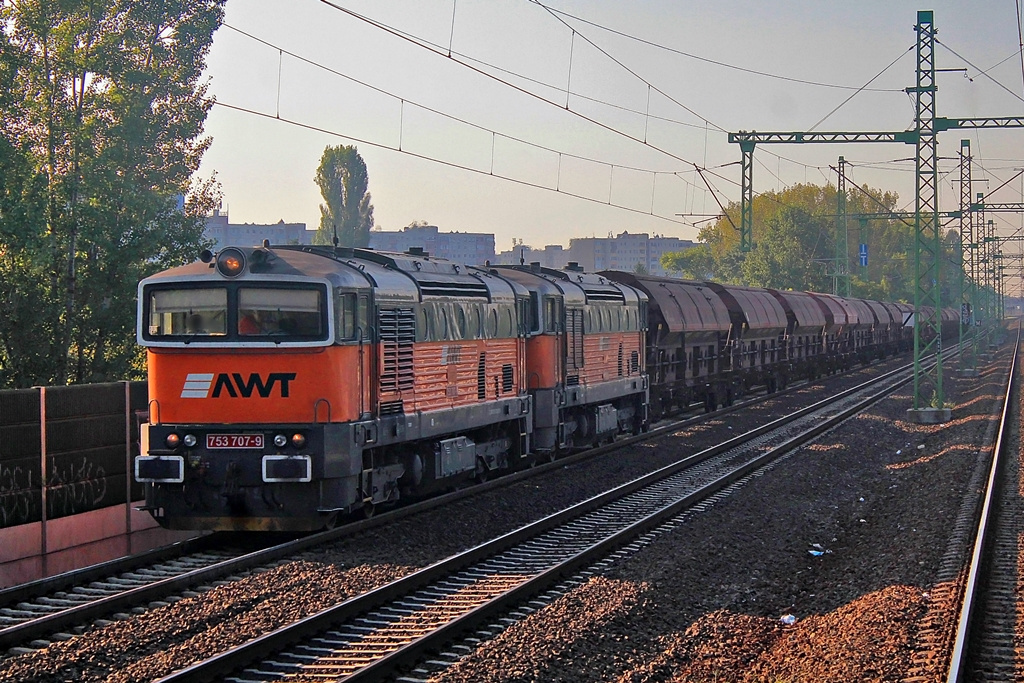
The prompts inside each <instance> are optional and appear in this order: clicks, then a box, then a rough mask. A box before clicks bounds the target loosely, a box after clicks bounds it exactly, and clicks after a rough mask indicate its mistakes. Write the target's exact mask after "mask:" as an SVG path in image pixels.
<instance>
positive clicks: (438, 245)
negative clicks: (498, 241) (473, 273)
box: [370, 225, 495, 265]
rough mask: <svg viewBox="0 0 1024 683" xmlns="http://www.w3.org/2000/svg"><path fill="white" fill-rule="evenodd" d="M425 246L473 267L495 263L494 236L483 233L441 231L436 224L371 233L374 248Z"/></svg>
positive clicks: (431, 253)
mask: <svg viewBox="0 0 1024 683" xmlns="http://www.w3.org/2000/svg"><path fill="white" fill-rule="evenodd" d="M410 247H422V248H423V250H424V251H425V252H427V253H428V254H430V255H431V256H437V257H439V258H446V259H451V260H452V261H458V262H459V263H466V264H469V265H483V264H484V263H486V262H487V261H490V262H491V263H494V260H495V256H494V235H491V234H488V233H482V232H441V231H440V229H438V227H437V226H436V225H410V226H409V227H406V228H402V229H401V230H395V231H388V230H371V231H370V248H371V249H376V250H377V251H397V252H404V251H408V250H409V248H410Z"/></svg>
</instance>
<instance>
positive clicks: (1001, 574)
mask: <svg viewBox="0 0 1024 683" xmlns="http://www.w3.org/2000/svg"><path fill="white" fill-rule="evenodd" d="M1020 342H1021V339H1020V335H1019V330H1018V337H1017V341H1016V345H1015V353H1014V357H1013V361H1012V362H1011V366H1010V379H1009V381H1008V382H1007V385H1006V392H1005V395H1004V398H1003V409H1002V413H1001V415H1000V419H999V422H998V427H997V431H996V439H995V445H994V446H993V448H992V457H991V459H990V464H989V468H988V472H987V476H986V478H985V486H984V487H983V490H982V492H981V496H980V502H979V505H978V506H977V510H976V513H975V518H974V521H975V530H974V545H973V549H972V552H971V555H970V562H969V564H968V567H967V569H966V571H964V572H962V573H961V575H960V577H959V578H958V581H957V585H956V588H957V590H959V591H960V592H961V596H962V597H961V599H960V604H959V617H958V619H957V620H956V631H955V637H953V638H951V640H952V653H951V655H949V666H948V670H947V672H946V675H945V679H944V680H946V681H947V682H948V683H957V682H958V681H981V680H984V681H1015V680H1020V671H1019V669H1018V657H1017V651H1016V647H1015V641H1016V639H1017V633H1016V632H1015V627H1016V624H1017V609H1018V600H1019V591H1018V581H1019V578H1018V566H1017V564H1018V557H1019V548H1018V544H1019V538H1020V535H1021V533H1022V531H1024V523H1022V513H1024V504H1022V500H1021V496H1020V493H1019V489H1018V484H1019V481H1020V467H1019V465H1020V455H1019V434H1013V433H1012V430H1011V427H1012V425H1013V424H1014V420H1013V419H1012V418H1013V417H1014V415H1015V414H1016V417H1017V420H1016V424H1018V425H1019V423H1020V421H1019V418H1020V414H1019V410H1015V406H1016V404H1015V400H1019V395H1018V392H1017V391H1016V388H1017V384H1016V380H1017V378H1016V374H1017V373H1018V372H1019V366H1018V354H1019V352H1020Z"/></svg>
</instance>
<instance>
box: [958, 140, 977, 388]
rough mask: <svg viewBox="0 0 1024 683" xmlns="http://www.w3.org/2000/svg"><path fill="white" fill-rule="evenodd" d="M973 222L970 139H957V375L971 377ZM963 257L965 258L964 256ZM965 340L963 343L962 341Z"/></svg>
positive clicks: (973, 369)
mask: <svg viewBox="0 0 1024 683" xmlns="http://www.w3.org/2000/svg"><path fill="white" fill-rule="evenodd" d="M973 252H974V222H973V213H972V212H971V141H970V140H961V141H960V273H959V275H958V278H957V279H958V281H959V284H960V338H959V352H960V374H961V375H962V376H964V377H974V376H976V375H977V373H978V370H977V367H976V360H975V357H976V356H975V349H974V344H973V343H972V342H971V340H970V339H965V337H966V335H965V328H966V329H967V330H969V331H970V332H973V331H974V308H975V304H976V299H977V295H976V291H977V290H976V289H975V286H974V284H975V279H974V278H975V274H974V272H973V268H972V271H971V273H970V275H968V274H967V273H966V270H967V269H966V268H965V265H966V263H973V260H974V256H973V255H972V254H973ZM965 257H966V258H965ZM965 341H966V342H967V343H966V344H965V343H964V342H965Z"/></svg>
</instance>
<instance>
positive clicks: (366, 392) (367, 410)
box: [356, 293, 377, 416]
mask: <svg viewBox="0 0 1024 683" xmlns="http://www.w3.org/2000/svg"><path fill="white" fill-rule="evenodd" d="M370 305H371V303H370V296H369V294H366V293H363V294H360V295H359V299H358V303H357V304H356V331H357V335H358V340H359V373H358V376H359V379H358V382H359V414H360V416H366V415H370V414H376V412H377V387H376V386H374V384H375V382H374V381H373V380H371V378H376V377H377V354H375V353H374V352H373V348H374V347H373V335H374V330H373V326H372V325H373V324H372V323H371V322H370V321H371V318H370Z"/></svg>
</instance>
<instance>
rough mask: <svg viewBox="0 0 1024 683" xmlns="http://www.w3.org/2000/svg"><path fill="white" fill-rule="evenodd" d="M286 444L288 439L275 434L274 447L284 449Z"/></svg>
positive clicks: (282, 435)
mask: <svg viewBox="0 0 1024 683" xmlns="http://www.w3.org/2000/svg"><path fill="white" fill-rule="evenodd" d="M287 444H288V437H287V436H285V435H284V434H277V435H275V436H274V445H275V446H277V447H278V448H284V447H285V446H286V445H287Z"/></svg>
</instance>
